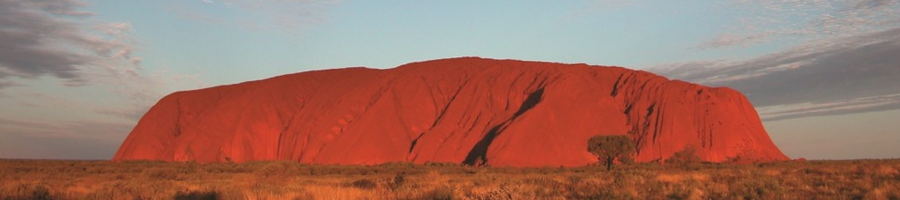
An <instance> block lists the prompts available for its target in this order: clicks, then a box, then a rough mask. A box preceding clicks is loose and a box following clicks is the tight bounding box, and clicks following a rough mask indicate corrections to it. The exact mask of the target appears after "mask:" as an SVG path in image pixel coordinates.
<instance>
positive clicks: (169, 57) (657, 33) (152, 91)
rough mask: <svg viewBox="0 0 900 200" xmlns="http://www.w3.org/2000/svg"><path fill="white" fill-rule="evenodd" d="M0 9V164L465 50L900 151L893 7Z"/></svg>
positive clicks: (197, 4) (292, 1)
mask: <svg viewBox="0 0 900 200" xmlns="http://www.w3.org/2000/svg"><path fill="white" fill-rule="evenodd" d="M2 4H3V5H0V15H3V16H21V17H18V18H13V17H10V18H7V19H0V27H2V28H0V48H4V49H12V51H0V158H3V157H5V158H52V159H108V158H109V157H111V156H112V154H113V153H114V152H115V150H116V149H117V148H118V145H119V144H120V143H121V141H122V140H124V138H125V136H127V134H128V132H129V131H130V130H131V128H132V127H133V126H134V124H135V123H136V122H137V119H138V118H139V117H140V116H141V115H142V114H143V112H145V111H146V109H148V108H149V106H151V105H153V103H155V102H156V101H157V100H158V99H159V98H161V97H162V96H164V95H166V94H168V93H171V92H174V91H180V90H191V89H199V88H203V87H209V86H215V85H221V84H233V83H239V82H243V81H250V80H257V79H263V78H268V77H272V76H278V75H283V74H288V73H296V72H302V71H308V70H315V69H328V68H343V67H354V66H365V67H372V68H392V67H396V66H398V65H401V64H404V63H409V62H415V61H423V60H430V59H439V58H448V57H459V56H479V57H489V58H502V59H520V60H534V61H549V62H563V63H588V64H594V65H617V66H624V67H628V68H634V69H642V70H648V71H651V72H655V73H659V74H661V75H666V76H669V77H672V78H677V79H683V80H688V81H694V82H699V83H701V84H706V85H711V86H730V87H734V88H736V89H738V90H741V91H742V92H744V93H745V94H747V96H748V97H749V98H750V99H751V101H753V103H754V104H755V105H757V108H758V110H759V111H760V113H761V116H762V117H763V119H765V122H764V123H765V125H766V128H767V129H768V131H769V133H770V135H772V138H773V139H774V140H775V142H776V144H778V145H780V146H782V147H781V148H782V150H783V151H784V152H785V153H786V154H788V156H790V157H807V158H814V159H853V158H888V157H900V154H898V153H885V152H900V147H898V146H900V145H896V144H898V143H900V133H898V132H897V131H896V130H900V123H895V122H891V121H890V120H884V119H885V118H893V119H900V112H897V111H896V109H900V95H898V94H900V86H898V85H900V82H898V81H897V80H900V70H898V69H900V64H898V63H900V60H897V59H898V58H897V57H900V56H897V54H896V53H891V52H900V38H898V37H897V36H896V35H898V34H896V33H900V29H898V27H900V26H898V21H900V17H898V16H900V13H898V11H900V5H898V4H900V2H898V1H897V0H814V1H790V0H774V1H772V0H768V1H752V0H751V1H739V0H726V1H696V0H691V1H625V0H582V1H560V2H549V1H536V0H530V1H443V2H435V1H400V0H396V1H351V0H344V1H340V0H259V1H251V0H227V1H226V0H160V1H120V0H83V1H80V0H46V1H29V0H18V1H16V0H13V1H4V2H2ZM48 5H49V6H48ZM85 12H87V13H85ZM47 27H50V28H47ZM54 27H55V28H54ZM18 33H27V34H26V36H21V35H20V34H18ZM27 41H37V42H27ZM33 49H38V50H41V51H31V50H33ZM894 50H897V51H894ZM20 52H25V53H20ZM841 61H847V62H851V61H852V62H851V63H852V64H846V63H842V62H841ZM861 88H863V89H861ZM851 119H852V120H851ZM841 122H843V123H841ZM846 122H853V123H846ZM823 127H828V128H827V130H829V131H825V130H823ZM860 127H870V129H871V130H858V129H859V128H860ZM853 130H857V131H855V132H854V131H853ZM825 132H827V133H825ZM848 137H852V138H856V139H855V140H847V139H846V138H848ZM804 138H816V140H805V139H804ZM787 146H789V147H787ZM832 146H833V147H832ZM865 147H876V148H868V149H863V150H859V149H862V148H865ZM851 149H852V150H851Z"/></svg>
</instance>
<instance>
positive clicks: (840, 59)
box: [650, 28, 900, 120]
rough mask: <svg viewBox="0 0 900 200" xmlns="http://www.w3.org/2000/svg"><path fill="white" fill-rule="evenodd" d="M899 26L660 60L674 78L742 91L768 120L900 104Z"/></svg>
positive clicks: (661, 68) (663, 71)
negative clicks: (741, 56) (713, 57)
mask: <svg viewBox="0 0 900 200" xmlns="http://www.w3.org/2000/svg"><path fill="white" fill-rule="evenodd" d="M897 52H900V28H894V29H890V30H887V31H881V32H877V33H872V34H866V35H860V36H855V37H847V38H840V39H836V40H833V41H827V42H817V43H810V44H807V45H799V46H797V47H794V48H791V49H788V50H785V51H781V52H776V53H772V54H769V55H765V56H762V57H759V58H754V59H750V60H744V61H728V60H717V61H695V62H686V63H674V64H667V65H663V66H657V67H655V68H653V69H651V70H650V71H654V72H656V73H659V74H663V75H666V76H668V77H670V78H674V79H681V80H687V81H693V82H698V83H701V84H705V85H710V86H728V87H732V88H735V89H737V90H739V91H741V92H743V93H744V94H745V95H747V97H748V98H749V99H750V100H751V102H753V104H754V105H755V106H756V107H758V108H760V110H761V112H760V113H761V115H762V116H763V118H764V119H766V120H778V119H789V118H797V117H804V116H811V115H828V114H845V113H857V112H867V111H873V110H878V109H898V108H900V96H898V95H897V94H900V87H898V80H900V56H898V53H897Z"/></svg>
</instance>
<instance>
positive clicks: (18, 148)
mask: <svg viewBox="0 0 900 200" xmlns="http://www.w3.org/2000/svg"><path fill="white" fill-rule="evenodd" d="M132 126H133V125H131V124H123V123H107V122H98V121H78V122H63V123H56V122H29V121H18V120H12V119H5V118H0V157H2V158H31V159H35V158H37V159H109V158H110V157H112V155H113V154H114V153H115V150H116V148H118V146H119V143H120V142H121V141H122V140H123V139H124V137H125V136H126V134H124V133H127V132H128V131H129V130H130V129H131V128H132ZM86 147H90V148H86Z"/></svg>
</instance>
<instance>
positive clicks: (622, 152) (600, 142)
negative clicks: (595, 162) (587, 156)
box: [587, 135, 634, 170]
mask: <svg viewBox="0 0 900 200" xmlns="http://www.w3.org/2000/svg"><path fill="white" fill-rule="evenodd" d="M587 150H588V151H589V152H591V153H592V154H594V155H595V156H597V159H599V160H603V159H604V158H605V159H606V170H611V169H612V164H613V161H614V160H620V161H621V160H625V159H629V158H631V156H632V155H633V154H634V141H632V140H631V137H629V136H627V135H598V136H594V137H591V139H590V140H588V149H587Z"/></svg>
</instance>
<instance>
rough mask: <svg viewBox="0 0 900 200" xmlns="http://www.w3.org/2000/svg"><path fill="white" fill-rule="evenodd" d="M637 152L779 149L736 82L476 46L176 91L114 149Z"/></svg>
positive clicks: (291, 154)
mask: <svg viewBox="0 0 900 200" xmlns="http://www.w3.org/2000/svg"><path fill="white" fill-rule="evenodd" d="M614 134H628V135H630V136H631V137H632V138H633V139H634V141H635V142H636V144H637V145H636V146H637V149H638V151H639V152H638V156H637V160H638V161H651V160H656V159H660V158H662V159H665V158H668V157H670V156H671V155H672V154H674V153H675V152H677V151H679V150H681V149H683V148H684V147H685V146H686V145H694V146H695V147H697V149H698V154H699V156H700V157H701V158H703V159H704V160H706V161H712V162H722V161H726V160H728V159H733V158H738V157H739V158H741V159H744V160H753V161H775V160H786V159H788V158H787V157H786V156H784V154H782V153H781V151H780V150H779V149H778V148H777V147H776V146H775V145H774V144H773V143H772V140H771V139H770V138H769V136H768V134H767V133H766V131H765V130H764V129H763V126H762V123H761V122H760V120H759V116H758V114H757V113H756V110H755V109H754V108H753V106H752V105H751V104H750V102H749V101H747V98H745V97H744V96H743V95H742V94H741V93H739V92H737V91H735V90H732V89H730V88H710V87H705V86H700V85H696V84H692V83H687V82H683V81H678V80H668V79H666V78H664V77H661V76H657V75H654V74H651V73H647V72H643V71H635V70H629V69H625V68H620V67H603V66H589V65H585V64H558V63H546V62H526V61H514V60H492V59H482V58H453V59H443V60H433V61H425V62H417V63H410V64H406V65H402V66H400V67H397V68H393V69H386V70H378V69H366V68H346V69H334V70H323V71H310V72H302V73H296V74H290V75H284V76H279V77H274V78H269V79H265V80H258V81H251V82H245V83H240V84H234V85H226V86H218V87H212V88H206V89H200V90H194V91H184V92H176V93H173V94H171V95H168V96H166V97H164V98H163V99H161V100H160V101H159V102H158V103H157V104H156V105H154V106H153V107H152V108H151V109H150V111H148V112H147V114H145V115H144V116H143V118H141V120H140V121H139V122H138V124H137V126H136V127H135V128H134V130H132V132H131V134H130V135H129V136H128V138H127V139H126V140H125V142H124V143H123V144H122V146H121V147H120V148H119V151H118V152H117V153H116V155H115V157H114V158H113V160H116V161H120V160H138V159H146V160H165V161H191V160H194V161H198V162H228V161H232V162H245V161H252V160H294V161H299V162H302V163H315V164H379V163H386V162H407V161H408V162H415V163H425V162H453V163H466V164H473V165H490V166H580V165H586V164H589V163H593V162H597V159H596V158H595V157H594V156H592V155H591V154H590V153H588V152H587V150H586V149H587V141H588V138H590V137H592V136H594V135H614Z"/></svg>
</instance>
